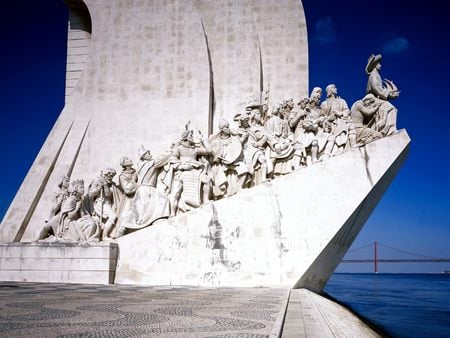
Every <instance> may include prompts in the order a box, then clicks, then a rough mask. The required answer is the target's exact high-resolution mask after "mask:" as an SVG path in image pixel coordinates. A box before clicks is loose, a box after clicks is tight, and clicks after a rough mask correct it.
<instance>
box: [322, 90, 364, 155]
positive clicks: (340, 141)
mask: <svg viewBox="0 0 450 338" xmlns="http://www.w3.org/2000/svg"><path fill="white" fill-rule="evenodd" d="M325 91H326V93H327V98H326V100H325V101H323V102H322V104H321V105H320V109H322V110H323V112H324V114H325V116H327V119H328V121H329V122H331V125H332V133H333V135H334V137H335V142H334V144H335V150H336V149H340V151H341V152H342V151H343V150H344V147H345V146H346V144H347V143H350V145H352V146H354V145H355V144H356V134H355V126H354V125H353V123H352V120H351V118H350V109H348V105H347V102H346V101H345V100H344V99H342V98H340V97H339V96H337V88H336V85H335V84H329V85H328V86H327V87H326V89H325Z"/></svg>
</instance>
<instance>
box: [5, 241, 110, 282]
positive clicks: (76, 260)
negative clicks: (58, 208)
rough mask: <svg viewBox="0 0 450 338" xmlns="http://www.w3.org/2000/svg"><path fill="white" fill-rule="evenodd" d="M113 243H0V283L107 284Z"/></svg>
mask: <svg viewBox="0 0 450 338" xmlns="http://www.w3.org/2000/svg"><path fill="white" fill-rule="evenodd" d="M116 261H117V244H115V243H92V244H83V245H80V244H78V243H10V244H0V281H10V282H40V283H84V284H111V283H112V282H113V281H114V272H115V267H116Z"/></svg>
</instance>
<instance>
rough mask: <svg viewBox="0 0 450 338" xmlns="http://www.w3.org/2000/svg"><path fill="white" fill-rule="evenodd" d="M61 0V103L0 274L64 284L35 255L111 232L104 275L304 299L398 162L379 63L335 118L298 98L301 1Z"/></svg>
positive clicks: (375, 59)
mask: <svg viewBox="0 0 450 338" xmlns="http://www.w3.org/2000/svg"><path fill="white" fill-rule="evenodd" d="M66 3H67V6H68V7H69V10H70V18H69V32H68V53H67V54H68V56H67V75H66V105H65V108H64V110H63V111H62V113H61V115H60V116H59V118H58V120H57V122H56V124H55V126H54V128H53V129H52V131H51V133H50V135H49V137H48V138H47V140H46V142H45V144H44V145H43V147H42V149H41V151H40V153H39V154H38V157H37V158H36V160H35V162H34V163H33V165H32V168H31V169H30V171H29V173H28V175H27V176H26V178H25V180H24V182H23V184H22V186H21V187H20V189H19V191H18V193H17V195H16V197H15V199H14V201H13V202H12V204H11V206H10V208H9V210H8V212H7V214H6V215H5V217H4V219H3V221H2V224H1V227H0V242H1V243H11V242H16V243H18V242H35V241H37V240H40V242H38V243H35V244H28V247H27V245H26V244H20V245H19V244H4V245H1V250H2V257H3V258H0V259H5V257H9V259H10V260H9V261H8V264H9V265H10V266H13V265H14V264H16V263H17V264H23V263H20V262H23V261H24V260H26V259H30V265H28V266H27V267H26V268H25V267H24V266H20V268H14V267H11V268H3V269H0V280H2V279H3V280H28V281H33V280H34V281H65V282H70V281H75V279H74V278H71V277H70V276H72V277H73V275H71V274H70V273H68V274H59V275H58V274H57V273H53V274H50V273H49V274H47V275H45V274H44V275H45V277H42V276H43V275H42V274H37V273H35V272H33V264H34V261H33V260H36V259H38V258H39V257H44V258H46V259H48V258H49V255H50V256H51V255H53V254H54V253H51V250H52V247H58V248H60V249H61V247H63V248H64V250H66V251H64V252H63V253H61V251H59V252H58V253H57V254H58V255H62V256H64V255H66V256H68V257H69V256H70V257H74V256H71V255H73V252H75V251H76V250H78V249H79V248H81V247H82V248H83V250H84V251H83V252H84V253H83V255H84V254H85V256H83V257H84V258H86V259H84V261H88V262H90V261H89V260H90V259H94V260H95V259H97V256H96V255H97V251H95V250H97V249H98V248H100V249H101V248H102V247H103V249H104V248H105V247H107V248H108V250H111V248H117V246H115V245H116V244H114V243H113V244H102V243H103V242H104V243H109V242H110V241H111V240H113V241H116V240H117V242H118V247H119V253H120V255H119V260H118V262H117V269H115V258H114V259H110V258H109V256H108V257H106V261H107V262H108V264H110V263H111V262H112V263H111V264H110V265H109V266H108V269H109V270H110V272H111V271H112V273H111V274H110V275H109V279H107V280H106V282H108V281H109V282H116V283H145V284H189V285H235V286H258V285H279V284H285V285H291V286H295V287H308V288H311V289H314V290H320V289H321V288H322V287H323V286H324V284H325V283H326V281H327V279H328V278H329V276H330V274H331V273H332V272H333V271H334V270H335V268H336V266H337V265H338V264H339V261H340V259H341V258H342V256H343V255H344V254H345V252H346V250H347V249H348V247H349V246H350V245H351V243H352V241H353V240H354V239H355V237H356V235H357V234H358V232H359V231H360V229H361V227H362V226H363V224H364V222H365V221H366V219H367V218H368V216H369V215H370V213H371V211H372V210H373V208H374V207H375V205H376V203H377V202H378V200H379V199H380V198H381V196H382V194H383V192H384V190H385V189H386V188H387V186H388V185H389V183H390V181H391V180H392V179H393V177H394V175H395V173H396V171H397V170H398V168H399V167H400V165H401V164H402V162H403V161H404V159H405V157H406V154H407V148H408V144H409V138H408V136H407V134H406V132H405V131H397V129H396V114H397V110H396V108H395V107H394V106H393V105H392V104H391V103H390V101H391V100H392V99H395V98H396V97H397V96H398V94H399V91H398V90H397V88H396V87H395V85H394V84H393V82H392V81H388V80H385V81H383V80H382V78H381V76H380V74H379V65H380V63H381V56H380V55H376V56H374V55H373V56H371V57H370V58H369V60H368V63H367V67H366V73H367V75H368V86H367V95H366V96H365V97H364V98H362V99H361V100H359V101H357V102H355V103H354V104H353V105H352V106H351V109H349V107H348V105H347V103H346V102H345V101H344V100H342V99H340V98H339V97H338V96H337V89H336V86H334V85H332V84H330V85H329V86H328V87H327V88H326V90H325V92H326V99H325V100H322V90H321V89H320V88H314V89H313V91H312V93H311V95H309V96H308V81H307V79H308V71H307V63H308V53H307V33H306V23H305V17H304V13H303V8H302V6H301V3H300V2H299V1H293V0H283V1H272V0H264V1H255V0H247V1H239V2H237V1H208V0H191V1H182V0H175V1H170V2H168V1H157V0H155V1H153V0H152V1H133V0H84V1H82V0H67V1H66ZM281 22H288V23H289V24H288V25H281V24H280V23H281ZM357 71H359V70H357ZM55 191H56V194H55ZM149 225H151V226H149ZM30 246H33V251H32V253H31V254H30V253H29V251H27V250H29V248H30ZM13 249H14V250H13ZM46 250H47V251H46ZM68 250H72V251H73V252H72V251H70V253H69V251H68ZM25 252H27V253H25ZM43 252H46V254H43ZM111 252H112V251H111ZM104 254H105V251H103V253H102V255H104ZM106 254H108V252H106ZM83 257H81V258H80V260H83ZM16 258H17V262H16V263H14V259H16ZM50 258H51V257H50ZM60 258H61V257H60ZM92 262H93V261H92ZM92 262H90V263H87V266H88V268H87V270H89V271H87V273H86V274H85V277H84V279H77V280H76V281H84V282H99V281H100V282H101V281H103V280H100V279H97V280H96V279H95V278H96V277H95V273H93V272H91V271H90V270H96V268H95V267H93V265H92V264H94V263H92ZM77 264H78V263H77ZM79 264H84V263H83V262H80V263H79ZM69 265H70V264H69ZM94 265H95V264H94ZM3 266H4V267H5V266H7V265H5V264H3ZM83 266H84V265H83ZM39 269H40V271H41V272H42V271H43V270H45V269H47V270H49V271H50V270H52V269H54V270H55V271H56V270H58V269H56V268H54V266H52V263H51V262H50V263H48V266H46V265H45V264H44V265H42V264H41V266H40V268H39ZM61 269H62V268H61V267H60V268H59V270H58V271H60V270H61ZM68 269H69V268H68ZM83 269H84V268H83V267H81V268H80V267H78V270H83ZM25 270H27V271H26V274H25V272H24V271H25ZM97 270H98V269H97ZM14 271H15V272H14ZM17 271H19V272H17ZM114 271H115V276H114ZM53 272H54V271H53ZM85 272H86V271H85ZM5 276H6V277H5ZM24 276H27V277H24Z"/></svg>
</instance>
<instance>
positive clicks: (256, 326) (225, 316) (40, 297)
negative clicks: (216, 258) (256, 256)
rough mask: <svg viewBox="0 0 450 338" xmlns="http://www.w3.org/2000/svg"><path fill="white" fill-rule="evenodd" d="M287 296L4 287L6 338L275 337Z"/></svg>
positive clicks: (0, 331) (1, 311) (0, 305)
mask: <svg viewBox="0 0 450 338" xmlns="http://www.w3.org/2000/svg"><path fill="white" fill-rule="evenodd" d="M286 297H287V289H282V288H279V289H275V288H201V287H172V286H167V287H143V286H121V285H107V286H105V285H79V284H40V283H2V282H0V336H2V337H214V338H219V337H255V338H256V337H268V336H269V335H271V333H272V331H273V330H276V326H277V325H276V324H275V323H276V322H277V323H278V322H279V321H280V318H282V316H283V313H284V308H283V307H284V306H283V305H285V301H286Z"/></svg>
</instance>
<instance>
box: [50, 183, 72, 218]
mask: <svg viewBox="0 0 450 338" xmlns="http://www.w3.org/2000/svg"><path fill="white" fill-rule="evenodd" d="M69 185H70V178H69V177H67V176H61V181H60V182H59V183H58V189H59V191H58V192H55V194H54V196H53V206H52V210H51V211H50V215H49V218H48V219H49V220H50V219H51V218H52V217H53V216H55V215H57V214H58V213H59V212H60V211H61V204H62V202H63V201H64V200H65V199H66V198H67V197H68V196H69Z"/></svg>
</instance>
